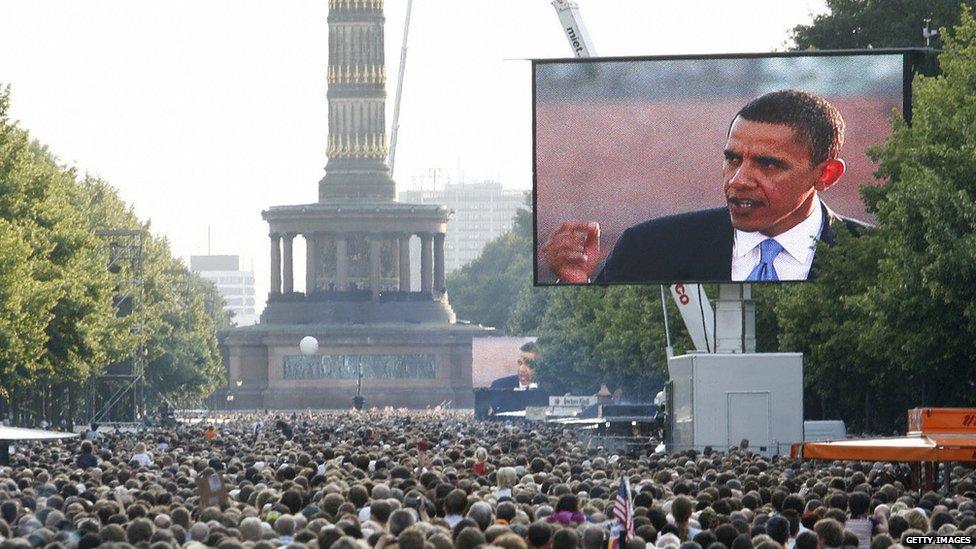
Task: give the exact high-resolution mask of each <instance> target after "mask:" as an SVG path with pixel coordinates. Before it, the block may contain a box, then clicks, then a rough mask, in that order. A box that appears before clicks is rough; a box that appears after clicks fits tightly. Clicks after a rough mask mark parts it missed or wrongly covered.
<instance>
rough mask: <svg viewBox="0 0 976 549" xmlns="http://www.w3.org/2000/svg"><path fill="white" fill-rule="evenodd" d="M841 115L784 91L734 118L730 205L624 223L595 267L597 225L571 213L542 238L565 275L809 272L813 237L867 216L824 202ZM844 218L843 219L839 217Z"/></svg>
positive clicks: (740, 277)
mask: <svg viewBox="0 0 976 549" xmlns="http://www.w3.org/2000/svg"><path fill="white" fill-rule="evenodd" d="M843 143H844V120H843V118H841V115H840V113H839V112H838V111H837V109H836V108H834V106H833V105H831V104H830V103H828V102H827V101H826V100H825V99H823V98H822V97H818V96H816V95H813V94H810V93H807V92H803V91H797V90H780V91H775V92H771V93H768V94H766V95H763V96H761V97H759V98H757V99H754V100H753V101H751V102H750V103H749V104H747V105H746V106H745V107H743V108H742V109H741V110H740V111H739V112H738V113H737V114H736V115H735V117H734V118H733V120H732V124H731V126H730V127H729V131H728V139H727V141H726V145H725V151H724V155H725V161H724V163H723V167H722V175H723V181H724V194H725V202H726V206H725V207H721V208H714V209H709V210H702V211H697V212H689V213H684V214H678V215H673V216H668V217H663V218H658V219H652V220H650V221H646V222H644V223H641V224H639V225H636V226H634V227H631V228H629V229H627V230H626V231H625V232H624V233H623V234H622V235H621V236H620V238H619V240H618V241H617V244H616V246H615V247H614V249H613V252H612V253H611V254H610V256H609V257H608V258H607V260H606V262H605V264H604V266H603V268H602V269H601V270H600V272H599V273H598V274H597V275H596V277H595V278H593V274H594V272H595V271H596V270H597V269H596V268H597V265H596V261H597V258H598V257H599V255H600V248H599V246H600V241H599V239H600V228H599V225H598V224H596V223H594V222H578V221H571V222H566V223H563V224H562V226H560V227H559V229H558V230H557V231H556V232H555V233H554V234H553V235H552V237H551V238H550V239H549V240H548V241H547V242H546V243H545V244H544V245H543V247H542V256H543V258H544V260H545V261H546V263H547V265H548V266H549V268H550V269H552V271H553V272H554V273H555V274H556V276H558V277H559V279H560V281H562V282H570V283H583V282H588V281H590V280H593V281H594V282H597V283H602V282H651V281H657V282H678V281H686V282H696V281H702V282H704V281H715V282H720V281H774V280H806V279H807V278H808V277H809V274H810V267H811V266H812V265H813V257H814V252H815V248H816V241H817V240H821V241H824V242H827V243H828V244H832V243H833V242H834V227H840V226H843V227H845V228H846V230H848V231H851V232H852V233H856V232H858V231H859V230H861V229H863V228H865V227H867V225H866V224H865V223H863V222H860V221H857V220H854V219H848V218H844V217H841V216H839V215H837V214H835V213H834V212H832V211H831V210H830V209H829V208H828V207H827V206H826V205H825V204H824V203H823V202H822V201H821V200H820V197H819V193H820V192H823V191H825V190H827V189H829V188H830V187H831V186H832V185H834V183H836V182H837V180H838V179H840V177H841V175H843V174H844V170H845V164H844V161H843V160H842V159H841V158H840V149H841V146H842V145H843ZM839 223H842V224H843V225H839Z"/></svg>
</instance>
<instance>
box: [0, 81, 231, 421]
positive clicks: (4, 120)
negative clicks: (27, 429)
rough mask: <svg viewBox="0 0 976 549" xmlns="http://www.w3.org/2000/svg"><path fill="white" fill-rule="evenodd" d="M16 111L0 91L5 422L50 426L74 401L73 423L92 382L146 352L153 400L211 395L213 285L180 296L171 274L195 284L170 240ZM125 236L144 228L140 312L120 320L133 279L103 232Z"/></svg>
mask: <svg viewBox="0 0 976 549" xmlns="http://www.w3.org/2000/svg"><path fill="white" fill-rule="evenodd" d="M8 107H9V93H8V90H7V88H5V87H0V413H3V411H4V408H5V407H6V408H14V409H16V410H21V411H22V410H23V409H24V408H25V407H30V406H33V407H34V408H35V409H34V411H33V413H34V415H35V417H36V416H41V415H43V416H46V417H48V418H51V417H53V416H54V415H61V413H62V411H63V410H61V409H60V408H61V404H63V402H58V403H55V404H54V405H52V403H51V400H54V399H56V398H60V397H61V396H66V397H67V398H68V400H69V401H70V404H69V407H71V408H72V410H70V411H66V413H67V414H68V415H69V416H73V415H75V412H76V411H77V408H74V405H75V402H74V401H75V400H76V398H77V397H78V396H79V395H80V394H82V387H83V385H84V384H85V383H86V382H87V380H88V378H89V377H90V376H91V375H93V374H98V373H100V372H101V371H102V369H103V367H104V365H106V364H109V363H113V362H117V361H119V360H122V359H125V358H127V357H131V356H133V354H134V353H135V352H136V350H137V349H138V348H140V347H141V346H143V345H144V346H145V347H146V349H147V350H148V351H149V355H148V358H149V365H148V368H147V370H146V374H147V380H148V383H149V392H150V393H156V392H160V393H181V394H196V395H202V394H205V393H206V392H208V391H209V390H210V389H212V388H213V386H214V384H215V382H216V380H217V379H218V378H219V374H220V372H219V370H220V359H219V356H218V354H217V343H216V336H215V333H214V327H215V325H216V324H218V323H223V322H226V317H224V316H222V315H214V314H211V313H210V311H208V309H207V308H206V306H205V302H206V301H208V300H209V302H211V303H212V302H213V299H212V292H213V291H214V290H213V287H212V285H210V286H209V287H203V286H202V285H201V284H200V283H199V281H197V282H196V283H195V284H194V285H192V286H188V290H187V291H186V292H184V293H180V294H178V293H176V292H174V291H173V287H174V285H173V283H172V281H171V280H169V279H168V278H167V276H168V275H167V273H168V272H169V271H171V270H172V269H181V270H182V272H184V273H185V274H186V276H185V277H184V278H186V279H188V280H189V279H190V277H189V273H186V268H185V267H183V266H182V265H181V264H180V263H179V262H178V261H177V260H175V259H173V257H172V254H171V252H170V250H169V248H168V245H167V244H166V242H165V241H163V240H160V239H158V238H155V237H153V236H151V235H149V234H148V226H147V225H146V224H144V223H142V222H140V221H139V219H138V218H137V217H136V216H135V215H134V214H133V212H132V209H131V207H130V206H129V205H127V204H125V203H124V202H123V201H122V200H121V199H120V198H119V197H118V194H117V193H116V191H115V189H113V188H112V187H111V186H109V185H108V184H106V183H104V182H102V181H99V180H97V179H93V178H87V177H86V178H79V177H78V176H77V174H75V172H74V171H73V170H72V169H67V168H65V167H63V166H61V165H60V164H59V163H58V161H57V159H56V158H55V157H54V156H53V155H52V154H51V153H50V151H48V149H47V148H46V147H45V146H43V145H41V144H38V143H36V142H31V141H30V136H29V135H28V133H27V132H26V131H24V130H22V129H20V128H19V127H17V125H16V124H15V123H13V122H12V121H11V120H10V119H9V118H8V116H7V110H8ZM119 228H125V229H135V230H144V231H147V234H146V238H145V239H144V254H145V255H144V269H145V272H144V291H142V292H141V293H140V295H139V299H140V303H141V304H142V306H141V308H139V309H138V311H137V313H136V314H133V315H131V316H121V315H119V314H117V310H116V307H115V304H114V303H113V299H114V298H115V296H116V295H117V294H118V293H119V292H122V291H124V290H125V283H124V280H125V279H127V278H132V276H133V273H131V272H129V271H128V270H127V267H126V266H124V265H123V269H122V271H121V272H119V273H112V272H110V270H109V269H108V255H107V251H106V241H105V239H104V238H103V237H101V236H99V235H98V234H97V231H99V230H101V229H119ZM138 324H141V328H140V329H138V330H136V329H134V328H135V327H136V326H137V325H138ZM23 417H24V414H21V419H23Z"/></svg>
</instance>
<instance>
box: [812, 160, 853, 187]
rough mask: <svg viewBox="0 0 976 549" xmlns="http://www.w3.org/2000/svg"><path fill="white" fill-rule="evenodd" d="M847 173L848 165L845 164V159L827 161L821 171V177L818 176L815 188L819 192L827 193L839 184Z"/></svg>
mask: <svg viewBox="0 0 976 549" xmlns="http://www.w3.org/2000/svg"><path fill="white" fill-rule="evenodd" d="M845 171H847V164H845V163H844V160H843V159H840V158H835V159H833V160H827V161H825V162H824V163H823V167H822V168H821V169H820V175H819V176H817V182H816V183H814V185H813V186H814V188H815V189H817V192H823V191H826V190H827V189H829V188H831V187H832V186H833V185H834V183H837V180H838V179H840V176H842V175H844V172H845Z"/></svg>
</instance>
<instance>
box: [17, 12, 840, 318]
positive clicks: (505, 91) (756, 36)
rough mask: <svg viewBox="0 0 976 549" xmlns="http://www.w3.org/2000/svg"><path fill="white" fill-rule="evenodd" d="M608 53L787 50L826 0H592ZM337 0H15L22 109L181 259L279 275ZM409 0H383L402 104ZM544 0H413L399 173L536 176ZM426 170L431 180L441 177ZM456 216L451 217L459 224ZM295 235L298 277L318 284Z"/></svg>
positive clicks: (551, 46) (547, 46) (562, 42)
mask: <svg viewBox="0 0 976 549" xmlns="http://www.w3.org/2000/svg"><path fill="white" fill-rule="evenodd" d="M577 1H578V3H579V5H580V10H581V13H582V16H583V19H584V21H585V23H586V26H587V27H588V29H589V33H590V35H591V37H592V39H593V43H594V45H595V47H596V50H597V52H598V53H599V54H600V55H661V54H679V53H730V52H762V51H771V50H782V49H785V46H786V40H787V37H788V30H789V29H790V28H792V27H793V26H794V25H797V24H799V23H808V22H809V21H810V20H811V18H812V15H813V14H816V13H822V12H823V11H824V9H825V8H824V0H738V1H736V2H728V1H727V0H698V1H695V0H685V1H681V2H676V1H668V2H664V1H657V0H577ZM327 7H328V0H168V1H158V0H157V1H144V0H0V83H3V84H9V85H10V86H11V90H12V100H13V101H12V102H13V106H12V109H11V112H12V115H13V118H15V119H17V120H19V121H20V124H21V126H22V127H24V128H26V129H28V130H30V132H31V133H32V134H33V136H34V137H36V138H37V139H39V140H41V141H42V142H44V143H46V144H48V145H49V146H50V147H51V149H52V150H53V151H54V152H55V153H56V154H57V155H58V156H59V157H60V158H61V159H62V160H63V161H65V162H67V163H69V164H71V165H75V166H77V167H78V168H79V169H80V170H82V171H87V172H89V173H92V174H96V175H99V176H101V177H103V178H104V179H106V180H107V181H109V182H110V183H111V184H112V185H114V186H115V187H116V188H118V189H119V190H120V192H121V194H122V197H123V198H124V199H125V200H127V201H128V202H130V203H132V204H134V206H135V209H136V212H137V213H138V214H139V215H140V217H142V218H144V219H145V218H149V219H151V220H152V227H153V230H154V232H155V233H157V234H162V235H165V236H166V237H167V238H168V239H169V240H170V242H171V244H172V246H173V250H174V252H175V253H176V254H177V255H179V256H182V257H184V258H188V257H189V256H190V255H191V254H203V253H207V228H208V227H210V228H211V251H212V252H213V253H220V254H236V255H241V256H243V258H244V263H245V265H244V266H245V267H248V266H250V265H251V264H252V263H253V266H254V269H255V275H256V279H257V293H258V301H259V302H260V303H262V304H263V301H264V297H265V296H266V294H267V291H268V284H269V274H268V271H269V260H268V238H267V225H266V224H265V223H264V222H263V221H262V219H261V215H260V212H261V210H263V209H266V208H267V207H268V206H271V205H284V204H302V203H309V202H314V201H316V200H317V189H318V181H319V179H320V178H321V177H322V175H323V167H324V165H325V144H326V128H327V121H326V112H327V109H326V99H325V94H326V79H325V68H326V66H327V59H326V57H327V48H326V45H327V44H328V42H327V32H328V26H327V24H326V16H327V11H328V10H327ZM405 11H406V0H387V1H386V18H387V27H386V51H387V66H388V69H387V74H388V75H389V76H390V78H389V82H388V86H387V89H388V101H387V110H388V113H389V114H388V117H387V120H388V121H389V120H392V110H393V95H394V91H395V87H396V73H397V69H398V63H399V58H400V44H401V39H402V34H403V18H404V16H405ZM570 55H571V52H570V49H569V45H568V43H567V41H566V39H565V37H564V36H563V34H562V28H561V26H560V25H559V23H558V20H557V18H556V13H555V10H554V9H553V8H552V6H551V5H550V2H549V1H548V0H480V1H475V0H414V5H413V15H412V18H411V28H410V50H409V54H408V59H407V69H406V73H405V83H404V94H403V103H402V107H401V109H402V112H401V119H400V132H399V148H398V150H397V165H396V173H395V174H394V177H395V179H396V180H397V182H398V189H400V190H403V189H406V188H412V187H414V186H415V185H418V184H420V179H421V178H423V177H426V176H428V174H430V171H431V169H432V168H439V169H440V172H439V174H440V175H439V176H438V186H440V185H441V184H443V182H444V181H445V180H446V178H447V177H450V179H451V180H452V181H456V180H457V179H458V177H463V178H464V179H465V180H468V181H472V180H482V179H495V180H500V181H501V182H502V183H503V184H504V185H505V186H506V187H507V188H515V189H529V188H530V187H531V184H532V181H531V147H532V144H531V108H530V107H531V105H530V101H531V82H530V70H529V69H530V64H529V63H528V62H526V61H524V60H525V59H530V58H551V57H568V56H570ZM425 185H426V186H427V187H428V188H429V187H430V185H431V182H430V180H429V178H428V180H427V182H426V183H425ZM448 230H450V228H448ZM303 258H304V247H303V244H302V243H301V242H299V243H296V266H295V267H296V276H295V281H296V289H297V290H303V289H304V287H303V286H304V280H305V277H304V275H302V274H301V273H302V272H303V271H302V269H304V261H303Z"/></svg>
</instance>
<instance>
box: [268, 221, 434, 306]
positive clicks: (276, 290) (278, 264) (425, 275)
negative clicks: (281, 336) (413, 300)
mask: <svg viewBox="0 0 976 549" xmlns="http://www.w3.org/2000/svg"><path fill="white" fill-rule="evenodd" d="M413 234H416V235H417V236H418V237H420V291H421V292H429V293H433V292H435V291H437V292H443V291H444V290H445V286H446V283H445V273H444V233H427V232H421V233H385V232H378V233H369V266H370V269H369V279H370V288H371V289H372V292H373V299H374V300H379V288H380V276H381V273H380V266H381V258H380V254H381V243H382V241H383V239H384V238H389V237H391V236H393V237H395V238H396V239H397V241H398V244H399V245H398V253H399V264H400V270H399V284H398V289H399V291H401V292H409V291H410V238H411V237H412V236H413ZM315 235H316V233H311V234H303V235H302V236H303V237H304V238H305V242H306V247H305V250H306V256H305V257H306V273H305V288H306V293H310V292H308V290H307V289H309V288H314V286H315V265H316V264H317V263H318V262H319V258H318V257H317V256H316V254H317V250H318V247H317V246H316V237H315ZM270 236H271V295H281V294H282V293H285V294H290V293H292V292H294V291H295V277H294V253H293V252H294V241H295V237H296V236H297V234H296V233H284V234H282V233H272V234H271V235H270ZM333 236H334V237H335V243H336V287H337V288H340V289H343V288H348V286H349V253H348V250H349V247H348V240H347V239H348V236H347V234H346V233H334V234H333Z"/></svg>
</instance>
